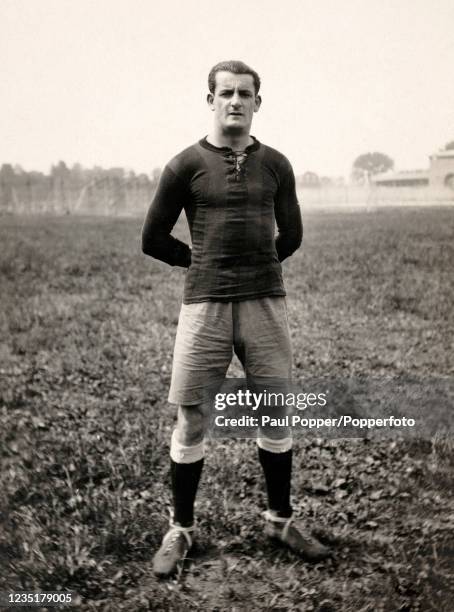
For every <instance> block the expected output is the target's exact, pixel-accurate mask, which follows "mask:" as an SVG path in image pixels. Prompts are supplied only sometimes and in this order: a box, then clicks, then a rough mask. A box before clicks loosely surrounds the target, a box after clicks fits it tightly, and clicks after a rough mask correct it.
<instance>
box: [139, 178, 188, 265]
mask: <svg viewBox="0 0 454 612" xmlns="http://www.w3.org/2000/svg"><path fill="white" fill-rule="evenodd" d="M186 197H187V192H186V187H185V184H184V183H183V181H182V180H181V179H180V178H179V177H178V176H177V175H176V174H175V173H174V172H173V171H172V170H171V169H170V168H168V167H166V168H165V169H164V171H163V173H162V174H161V177H160V179H159V184H158V188H157V190H156V193H155V196H154V198H153V201H152V203H151V205H150V208H149V209H148V213H147V216H146V218H145V222H144V224H143V228H142V251H143V252H144V253H145V255H150V256H151V257H154V258H156V259H159V260H161V261H164V262H165V263H168V264H170V265H171V266H181V267H182V268H188V267H189V266H190V265H191V249H190V248H189V246H188V245H187V244H185V243H184V242H182V241H181V240H178V239H177V238H174V237H173V236H171V235H170V234H171V232H172V229H173V226H174V225H175V223H176V222H177V219H178V217H179V216H180V213H181V211H182V209H183V204H184V202H185V198H186Z"/></svg>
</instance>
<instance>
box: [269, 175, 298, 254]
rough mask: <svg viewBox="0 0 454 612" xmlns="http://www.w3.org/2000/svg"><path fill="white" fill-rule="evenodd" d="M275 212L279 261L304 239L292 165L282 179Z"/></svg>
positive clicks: (296, 247)
mask: <svg viewBox="0 0 454 612" xmlns="http://www.w3.org/2000/svg"><path fill="white" fill-rule="evenodd" d="M274 214H275V217H276V224H277V229H278V235H277V237H276V251H277V255H278V258H279V261H284V259H286V258H287V257H289V256H290V255H292V253H294V252H295V251H296V250H297V249H298V248H299V247H300V246H301V243H302V240H303V222H302V219H301V210H300V206H299V204H298V198H297V196H296V188H295V176H294V174H293V170H292V169H291V167H290V168H289V169H288V171H287V172H286V174H285V175H284V177H283V179H281V183H280V185H279V189H278V192H277V194H276V197H275V206H274Z"/></svg>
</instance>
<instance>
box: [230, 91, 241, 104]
mask: <svg viewBox="0 0 454 612" xmlns="http://www.w3.org/2000/svg"><path fill="white" fill-rule="evenodd" d="M230 104H231V105H232V106H235V107H238V106H241V97H240V95H239V93H238V92H235V93H234V94H233V96H232V99H231V100H230Z"/></svg>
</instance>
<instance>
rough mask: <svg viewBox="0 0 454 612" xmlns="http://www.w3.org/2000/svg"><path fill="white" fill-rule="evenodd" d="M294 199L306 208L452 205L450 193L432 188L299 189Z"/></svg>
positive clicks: (353, 187)
mask: <svg viewBox="0 0 454 612" xmlns="http://www.w3.org/2000/svg"><path fill="white" fill-rule="evenodd" d="M298 198H299V201H300V203H301V204H302V205H303V206H306V205H307V206H310V207H312V206H313V207H329V208H331V207H333V208H334V207H345V206H346V207H357V206H359V207H365V208H368V207H375V206H405V205H407V206H418V205H419V206H430V205H454V190H452V189H448V188H446V189H444V188H442V189H434V188H433V187H375V186H369V187H362V186H356V185H345V186H336V187H334V186H333V187H328V186H325V187H318V188H308V187H306V188H299V189H298Z"/></svg>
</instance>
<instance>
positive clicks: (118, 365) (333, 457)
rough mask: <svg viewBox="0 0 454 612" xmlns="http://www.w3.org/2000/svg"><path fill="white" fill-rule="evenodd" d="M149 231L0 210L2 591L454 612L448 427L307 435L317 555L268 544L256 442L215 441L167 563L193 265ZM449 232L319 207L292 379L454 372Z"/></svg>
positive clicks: (418, 215) (303, 471) (304, 463)
mask: <svg viewBox="0 0 454 612" xmlns="http://www.w3.org/2000/svg"><path fill="white" fill-rule="evenodd" d="M140 226H141V220H131V219H127V220H126V219H106V218H71V217H65V218H57V217H50V216H49V217H36V218H26V217H22V218H18V217H5V218H2V226H1V228H0V239H1V242H2V258H1V263H0V282H1V295H2V310H1V313H0V316H1V319H0V333H1V338H2V344H1V345H0V360H1V365H0V368H1V403H0V422H1V425H2V427H1V431H0V453H1V461H2V466H1V475H0V484H1V490H2V495H1V498H0V512H1V525H0V563H1V572H0V590H5V589H7V588H8V589H16V590H18V589H30V590H58V589H71V590H73V591H75V592H76V593H78V595H79V598H80V600H79V604H78V609H80V610H84V611H85V610H103V611H108V610H112V611H115V610H133V611H135V612H136V611H142V610H177V611H180V610H243V609H249V610H250V609H255V610H304V611H311V610H314V611H315V610H318V611H324V612H329V611H338V610H345V611H350V610H351V611H353V610H354V611H357V610H364V611H366V610H370V611H372V610H374V611H375V610H383V611H388V610H402V611H404V610H408V611H410V610H412V611H413V610H421V611H422V610H424V611H425V610H437V611H438V612H440V611H441V610H451V609H452V604H453V601H454V589H453V584H454V580H453V578H454V574H453V555H454V545H453V541H452V533H453V528H454V499H453V491H454V486H453V485H454V480H453V470H452V468H453V452H452V451H453V445H452V438H446V437H437V438H436V439H434V440H431V439H429V440H416V439H415V440H406V441H404V440H388V441H378V440H377V441H373V440H356V441H355V440H337V441H331V442H329V441H324V440H318V439H313V438H307V439H301V438H299V439H298V441H297V444H296V446H297V455H296V460H295V464H296V465H295V468H296V469H295V479H294V500H295V508H296V510H297V512H298V514H299V515H300V517H301V518H302V519H303V520H307V521H310V522H311V523H312V524H314V525H316V526H317V527H318V529H319V530H320V532H321V535H322V536H324V537H326V538H327V539H328V540H329V541H331V542H332V543H333V544H334V545H335V549H336V555H335V559H334V561H329V562H327V563H325V564H322V565H319V566H315V567H311V566H309V565H307V564H305V563H303V562H301V561H300V560H298V559H296V558H295V557H294V556H292V555H291V554H290V553H287V552H286V551H282V550H277V549H275V548H274V547H273V546H272V545H271V544H269V543H268V542H267V541H265V540H264V538H263V535H262V528H261V522H260V514H259V511H260V510H261V509H263V508H264V502H265V500H264V494H263V483H262V476H261V473H260V470H259V466H258V462H257V461H256V456H255V454H256V451H255V447H254V444H253V443H252V442H249V441H231V440H228V441H226V440H224V441H221V442H219V443H217V444H214V443H212V444H211V449H210V453H209V461H207V462H206V469H205V472H204V476H203V484H202V486H201V491H200V497H199V502H198V516H199V521H200V538H199V543H198V546H197V549H196V550H195V553H194V556H195V557H196V559H195V563H193V564H189V566H188V567H187V568H186V570H185V571H184V572H182V573H181V574H180V575H179V576H178V577H177V578H176V579H174V580H171V581H158V580H156V579H155V578H154V577H153V576H152V574H151V571H150V570H151V558H152V555H153V552H154V550H155V548H156V546H157V545H158V543H159V541H160V538H161V535H162V532H163V530H164V528H165V524H166V520H167V516H166V515H167V507H168V505H169V502H170V498H169V490H168V459H167V456H168V447H167V445H168V439H169V434H170V431H171V428H172V426H173V418H174V415H173V412H172V410H171V409H170V407H169V406H168V404H167V403H166V392H167V387H168V383H169V376H170V367H171V355H172V348H173V339H174V334H175V329H176V323H177V318H178V311H179V303H180V299H181V286H182V281H183V274H184V273H183V272H182V271H181V270H179V269H170V268H168V267H167V266H165V265H164V264H160V263H159V262H155V261H152V260H150V259H147V258H146V257H145V256H143V255H142V254H141V253H140V248H139V243H140ZM179 231H180V232H183V233H184V229H183V228H182V227H180V228H179ZM453 234H454V210H453V209H451V208H444V209H415V210H413V209H405V210H403V209H402V210H400V209H394V210H392V209H386V210H385V209H383V210H380V211H376V212H368V213H364V212H363V213H359V212H355V213H344V214H334V213H308V214H307V215H306V216H305V244H304V248H303V249H302V251H301V252H299V253H298V254H297V255H295V256H294V257H293V258H292V259H291V260H290V261H289V262H288V263H286V264H285V266H284V268H285V275H286V281H287V288H288V294H289V296H288V303H289V311H290V320H291V327H292V335H293V341H294V348H295V364H296V375H297V379H299V380H302V377H303V374H304V376H321V375H324V374H326V373H328V374H329V375H330V376H332V377H339V378H341V377H345V376H369V375H371V374H374V375H384V376H390V375H406V374H411V375H412V376H415V377H420V378H424V377H448V378H449V379H452V374H453V364H452V329H453V318H452V317H453V315H452V302H453V285H452V262H453Z"/></svg>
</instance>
